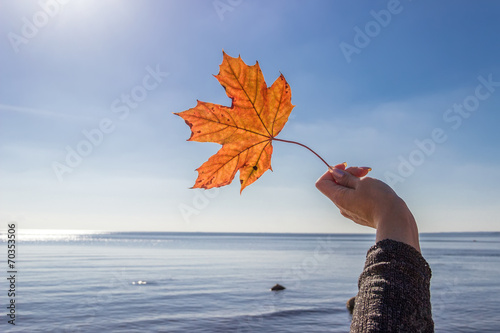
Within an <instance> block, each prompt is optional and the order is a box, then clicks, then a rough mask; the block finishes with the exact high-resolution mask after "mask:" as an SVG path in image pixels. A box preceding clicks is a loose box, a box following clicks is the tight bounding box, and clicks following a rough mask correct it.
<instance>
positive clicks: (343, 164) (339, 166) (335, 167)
mask: <svg viewBox="0 0 500 333" xmlns="http://www.w3.org/2000/svg"><path fill="white" fill-rule="evenodd" d="M346 167H347V163H346V162H344V163H340V164H337V165H336V166H334V167H333V168H334V169H341V170H345V168H346ZM331 168H332V167H329V169H331Z"/></svg>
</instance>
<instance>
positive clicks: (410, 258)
mask: <svg viewBox="0 0 500 333" xmlns="http://www.w3.org/2000/svg"><path fill="white" fill-rule="evenodd" d="M430 279H431V269H430V267H429V264H428V263H427V261H425V259H424V258H423V257H422V255H421V254H420V252H418V251H417V250H415V249H414V248H413V247H412V246H410V245H408V244H405V243H401V242H397V241H394V240H390V239H385V240H382V241H380V242H378V243H377V244H375V245H374V246H372V247H371V248H370V249H369V250H368V254H367V256H366V262H365V268H364V270H363V273H362V274H361V276H360V277H359V285H358V287H359V291H358V295H357V296H356V301H355V305H354V312H353V317H352V323H351V332H434V322H433V321H432V313H431V301H430Z"/></svg>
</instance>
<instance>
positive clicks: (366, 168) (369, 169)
mask: <svg viewBox="0 0 500 333" xmlns="http://www.w3.org/2000/svg"><path fill="white" fill-rule="evenodd" d="M361 169H365V170H368V171H372V168H370V167H361Z"/></svg>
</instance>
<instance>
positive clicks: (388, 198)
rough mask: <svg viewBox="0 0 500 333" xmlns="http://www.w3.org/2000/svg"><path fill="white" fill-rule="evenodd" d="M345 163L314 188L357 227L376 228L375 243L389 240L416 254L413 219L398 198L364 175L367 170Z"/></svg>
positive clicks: (391, 191)
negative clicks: (404, 245) (405, 245)
mask: <svg viewBox="0 0 500 333" xmlns="http://www.w3.org/2000/svg"><path fill="white" fill-rule="evenodd" d="M344 169H345V164H339V165H337V166H335V167H334V168H330V170H329V171H328V172H326V173H325V174H324V175H323V176H322V177H321V178H319V179H318V181H317V182H316V187H317V188H318V190H320V191H321V192H322V193H323V194H324V195H326V196H327V197H328V198H329V199H330V200H332V201H333V203H334V204H335V205H336V206H337V207H338V208H339V209H340V213H341V214H342V215H343V216H345V217H347V218H348V219H351V220H353V221H354V222H356V223H357V224H361V225H365V226H369V227H372V228H375V229H377V236H376V240H377V242H378V241H380V240H383V239H387V238H389V239H393V240H396V241H400V242H404V243H406V244H409V245H411V246H413V247H414V248H415V249H417V250H418V251H420V245H419V241H418V228H417V224H416V222H415V218H414V217H413V215H412V213H411V212H410V210H409V209H408V207H407V206H406V203H405V202H404V201H403V199H401V198H400V197H399V196H398V195H397V194H396V193H395V192H394V191H393V190H392V189H391V188H390V187H389V186H388V185H387V184H385V183H384V182H382V181H380V180H378V179H373V178H370V177H366V178H363V179H360V178H359V177H363V176H365V175H366V174H367V173H368V171H370V170H371V169H370V168H357V167H351V168H348V169H346V170H344Z"/></svg>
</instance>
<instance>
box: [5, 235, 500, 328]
mask: <svg viewBox="0 0 500 333" xmlns="http://www.w3.org/2000/svg"><path fill="white" fill-rule="evenodd" d="M16 236H17V238H16V244H15V245H16V248H15V250H16V251H15V260H14V261H15V266H13V267H14V269H15V270H14V271H15V273H9V272H10V271H13V270H12V267H11V268H9V267H8V266H7V263H8V261H7V258H8V252H7V234H6V233H5V232H4V233H3V234H2V235H1V240H2V244H1V245H2V246H1V249H2V250H0V256H2V260H0V262H1V264H0V267H1V270H0V275H1V283H0V295H1V297H0V303H1V307H0V308H1V312H2V316H1V317H0V318H1V319H0V320H1V322H0V332H29V333H33V332H171V333H174V332H191V333H194V332H209V333H210V332H214V333H216V332H274V333H285V332H318V333H320V332H348V331H349V326H350V322H351V317H350V314H349V312H348V311H347V309H346V302H347V300H348V299H349V298H351V297H352V296H354V295H356V292H357V283H358V277H359V275H360V273H361V271H362V269H363V265H364V261H365V256H366V252H367V250H368V248H369V247H370V246H372V245H373V244H374V235H371V234H237V233H165V232H99V231H55V230H54V231H51V230H44V231H40V230H39V231H32V232H30V231H25V232H22V230H19V231H18V234H17V235H16ZM421 247H422V253H423V255H424V257H425V258H426V260H427V261H428V262H429V264H430V266H431V269H432V272H433V273H432V274H433V276H432V280H431V295H432V296H431V297H432V298H431V302H432V308H433V309H432V311H433V318H434V322H435V329H436V332H453V333H457V332H499V331H500V312H499V309H500V233H499V232H494V233H436V234H422V235H421ZM11 275H15V279H14V284H13V285H12V284H11V282H12V278H11ZM9 278H11V279H10V280H9ZM277 283H279V284H281V285H283V286H284V287H285V288H286V289H285V290H282V291H271V290H270V288H271V287H272V286H273V285H275V284H277ZM12 287H13V288H14V291H15V297H9V296H8V295H9V290H10V289H11V288H12ZM11 299H14V301H15V303H14V304H15V310H14V314H15V320H14V321H13V322H12V319H11V317H9V313H11V312H12V311H11V310H12V307H11V306H10V304H11V303H10V302H11ZM9 307H11V308H10V309H9ZM9 320H10V321H11V323H9ZM12 323H14V324H15V325H13V324H12Z"/></svg>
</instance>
